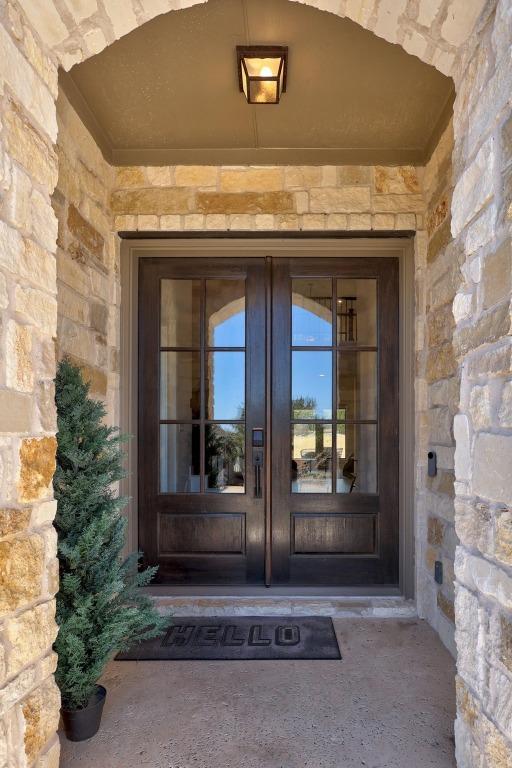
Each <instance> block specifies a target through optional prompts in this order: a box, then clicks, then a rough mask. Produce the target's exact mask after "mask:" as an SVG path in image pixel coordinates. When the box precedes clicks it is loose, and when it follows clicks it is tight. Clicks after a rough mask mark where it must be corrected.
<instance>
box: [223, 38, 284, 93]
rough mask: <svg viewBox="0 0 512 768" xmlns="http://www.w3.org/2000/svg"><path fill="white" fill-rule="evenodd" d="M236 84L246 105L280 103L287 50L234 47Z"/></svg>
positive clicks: (255, 46) (273, 47) (256, 46)
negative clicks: (237, 83)
mask: <svg viewBox="0 0 512 768" xmlns="http://www.w3.org/2000/svg"><path fill="white" fill-rule="evenodd" d="M236 56H237V65H238V82H239V85H240V91H241V92H243V93H245V98H246V99H247V101H248V103H249V104H279V99H280V98H281V94H282V93H284V92H285V91H286V68H287V64H288V48H287V47H286V46H276V45H249V46H245V45H237V47H236Z"/></svg>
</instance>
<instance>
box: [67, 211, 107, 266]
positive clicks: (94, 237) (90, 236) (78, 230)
mask: <svg viewBox="0 0 512 768" xmlns="http://www.w3.org/2000/svg"><path fill="white" fill-rule="evenodd" d="M68 229H69V231H70V232H71V234H72V235H73V237H76V239H77V240H78V241H79V242H80V243H81V244H82V245H83V246H84V247H85V248H86V249H87V250H88V251H89V252H90V253H92V255H93V256H95V257H96V258H97V259H99V260H100V261H103V260H104V248H105V240H104V238H103V237H102V235H100V233H99V232H98V231H97V230H96V229H94V227H93V226H92V225H91V224H90V223H89V222H88V221H87V220H86V219H85V218H84V217H83V216H82V214H81V213H80V211H79V210H78V209H77V208H75V206H74V205H70V206H69V208H68Z"/></svg>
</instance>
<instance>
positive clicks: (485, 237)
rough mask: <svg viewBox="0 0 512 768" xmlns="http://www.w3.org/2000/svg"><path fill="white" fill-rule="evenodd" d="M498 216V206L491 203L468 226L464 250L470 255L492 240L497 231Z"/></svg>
mask: <svg viewBox="0 0 512 768" xmlns="http://www.w3.org/2000/svg"><path fill="white" fill-rule="evenodd" d="M496 218H497V211H496V206H495V205H494V204H491V205H490V206H489V207H488V208H487V209H486V210H485V211H484V212H483V213H482V214H480V216H478V218H477V219H475V221H473V222H472V223H471V224H470V225H469V226H468V228H467V230H466V236H465V239H464V251H465V253H466V254H467V255H468V256H471V254H472V253H474V252H475V251H477V250H478V249H479V248H483V246H484V245H487V243H489V242H490V241H491V240H492V238H493V237H494V233H495V231H496V230H495V228H496Z"/></svg>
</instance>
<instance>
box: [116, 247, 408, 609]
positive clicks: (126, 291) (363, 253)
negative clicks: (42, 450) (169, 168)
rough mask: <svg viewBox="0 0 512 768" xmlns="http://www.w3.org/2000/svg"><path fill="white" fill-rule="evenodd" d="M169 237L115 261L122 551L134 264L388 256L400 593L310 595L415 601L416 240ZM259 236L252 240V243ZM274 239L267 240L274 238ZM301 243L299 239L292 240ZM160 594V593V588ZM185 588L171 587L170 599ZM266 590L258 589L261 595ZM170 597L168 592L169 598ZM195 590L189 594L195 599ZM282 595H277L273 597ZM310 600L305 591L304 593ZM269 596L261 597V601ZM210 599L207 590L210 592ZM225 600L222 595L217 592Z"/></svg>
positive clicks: (133, 427) (132, 394)
mask: <svg viewBox="0 0 512 768" xmlns="http://www.w3.org/2000/svg"><path fill="white" fill-rule="evenodd" d="M184 234H185V233H180V235H179V236H177V233H170V234H169V236H166V234H165V233H161V236H160V237H154V236H153V237H150V238H148V237H144V236H143V235H142V236H141V237H140V238H139V237H133V235H131V236H130V238H129V239H122V241H121V253H120V257H121V258H120V277H121V304H120V310H121V318H120V320H121V323H120V369H119V370H120V379H119V398H120V399H119V423H120V428H121V431H122V432H123V433H127V434H129V435H132V436H133V439H132V440H130V441H129V443H128V444H127V450H126V453H127V459H126V468H127V472H128V475H127V477H126V478H125V479H124V480H122V481H121V484H120V485H121V488H120V490H121V493H122V494H123V495H125V496H127V497H128V498H129V499H130V502H129V504H128V507H127V510H126V514H127V518H128V532H127V550H128V551H134V550H136V549H137V548H138V509H137V438H138V435H137V413H138V267H139V260H140V259H143V258H145V257H146V258H147V257H150V256H151V257H153V258H154V257H175V258H179V257H180V256H182V257H183V256H184V257H186V258H193V257H203V258H204V257H209V258H210V257H211V258H215V257H221V256H224V257H236V255H241V256H245V257H248V256H253V257H255V256H260V257H265V256H270V257H272V256H274V257H277V256H281V257H282V256H285V255H287V253H290V254H293V255H294V256H296V257H304V258H310V259H314V258H315V257H323V258H326V257H331V258H343V256H351V257H355V256H360V257H366V258H368V257H372V256H373V257H376V256H394V257H395V258H397V259H398V262H399V282H400V284H399V296H400V321H399V333H400V351H399V369H400V398H399V411H400V424H399V445H400V460H399V485H400V488H399V531H400V541H399V571H400V575H399V587H398V589H382V588H378V587H373V588H367V587H350V588H320V587H319V588H314V589H313V594H315V595H319V596H320V595H322V594H329V595H337V596H351V595H360V596H373V595H375V596H377V595H378V596H383V595H390V596H397V595H401V596H403V597H405V598H406V599H413V598H414V596H415V572H414V562H415V541H414V510H415V489H414V457H415V393H414V369H415V365H414V349H415V315H414V238H413V236H412V233H411V235H409V236H407V237H390V236H386V233H379V235H378V236H375V237H357V236H354V235H352V236H351V234H350V233H343V234H342V236H336V234H335V235H333V236H328V237H326V235H327V233H322V237H319V236H318V234H317V233H313V234H311V235H310V234H309V233H306V232H304V233H302V232H301V233H294V234H293V236H292V237H290V236H289V235H288V236H287V237H281V236H279V237H276V236H269V233H267V235H266V236H265V235H264V234H263V233H262V234H261V235H260V233H252V232H247V233H229V232H226V233H222V236H219V235H218V234H217V233H216V236H209V233H197V232H191V233H190V235H189V234H188V233H186V236H184ZM255 234H257V236H255ZM272 234H273V233H272ZM298 235H299V236H298ZM161 589H162V590H164V591H165V589H166V588H165V587H162V588H161ZM179 589H183V590H187V589H188V588H187V587H181V588H180V587H173V593H174V592H176V591H177V590H179ZM244 589H246V588H243V587H233V588H232V589H230V594H244ZM263 589H264V588H263ZM169 591H170V590H169ZM200 591H201V590H200V589H196V590H195V592H200ZM279 591H280V592H282V589H281V590H279ZM308 591H309V592H310V590H308ZM271 592H272V588H270V589H268V588H267V589H266V594H269V593H271ZM293 592H294V593H296V594H304V593H305V592H306V590H305V589H304V588H295V589H293V588H290V589H288V590H287V594H290V593H293ZM210 593H211V590H210ZM218 593H219V595H220V594H225V589H223V590H221V589H220V588H219V589H218Z"/></svg>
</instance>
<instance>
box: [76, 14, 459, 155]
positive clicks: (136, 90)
mask: <svg viewBox="0 0 512 768" xmlns="http://www.w3.org/2000/svg"><path fill="white" fill-rule="evenodd" d="M244 43H251V44H259V43H262V44H271V43H274V44H281V45H288V46H289V69H288V88H287V91H286V93H285V94H284V95H283V97H282V100H281V103H280V104H278V105H251V106H250V105H248V104H247V103H246V101H245V99H244V96H243V94H241V93H240V92H239V89H238V78H237V71H236V57H235V47H236V45H240V44H244ZM62 85H63V88H64V90H65V92H66V94H67V95H68V97H69V98H70V99H71V101H72V103H73V105H74V106H75V108H77V110H78V112H79V114H80V115H81V117H82V119H83V120H84V122H85V123H86V125H87V126H88V128H89V129H90V130H91V132H92V133H93V135H94V136H95V138H96V139H97V141H98V143H99V144H100V146H101V148H102V150H103V152H104V154H105V155H106V157H107V159H109V160H110V161H111V162H113V163H114V164H121V165H122V164H173V163H219V164H221V163H261V164H265V163H303V164H307V163H363V164H364V163H368V164H370V163H401V162H405V163H422V162H424V161H425V160H426V159H427V157H428V155H429V152H430V149H431V147H432V146H433V144H434V143H435V140H436V139H437V138H438V136H439V134H440V132H441V130H442V129H443V128H444V126H445V124H446V122H447V120H448V118H449V114H450V112H451V106H452V101H453V84H452V81H451V79H449V78H447V77H445V76H444V75H442V74H441V73H439V72H438V71H437V70H435V69H434V68H432V67H430V66H428V65H426V64H424V63H423V62H421V61H420V60H419V59H418V58H416V57H415V56H411V55H409V54H407V53H406V52H405V51H404V50H403V49H402V48H401V47H400V46H398V45H393V44H391V43H388V42H386V41H385V40H382V39H381V38H378V37H376V36H375V35H373V34H372V33H371V32H368V31H367V30H365V29H363V28H361V27H359V26H358V25H357V24H355V23H354V22H352V21H350V20H348V19H343V18H339V17H338V16H335V15H333V14H330V13H327V12H325V11H319V10H317V9H315V8H311V7H309V6H306V5H302V4H300V3H290V2H288V0H209V2H208V3H205V4H202V5H198V6H194V7H193V8H189V9H186V10H182V11H171V12H170V13H167V14H163V15H161V16H158V17H156V18H155V19H153V20H152V21H150V22H148V23H146V24H145V25H143V26H142V27H140V28H138V29H136V30H134V31H133V32H131V33H130V34H128V35H126V36H125V37H123V38H122V39H120V40H118V41H117V42H115V43H113V44H112V45H111V46H109V47H108V48H106V49H105V50H104V51H102V52H101V53H100V54H98V55H97V56H94V57H92V58H91V59H88V60H87V61H85V62H84V63H82V64H78V65H77V66H75V67H74V68H73V69H72V70H71V72H70V74H68V75H64V74H63V76H62Z"/></svg>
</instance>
